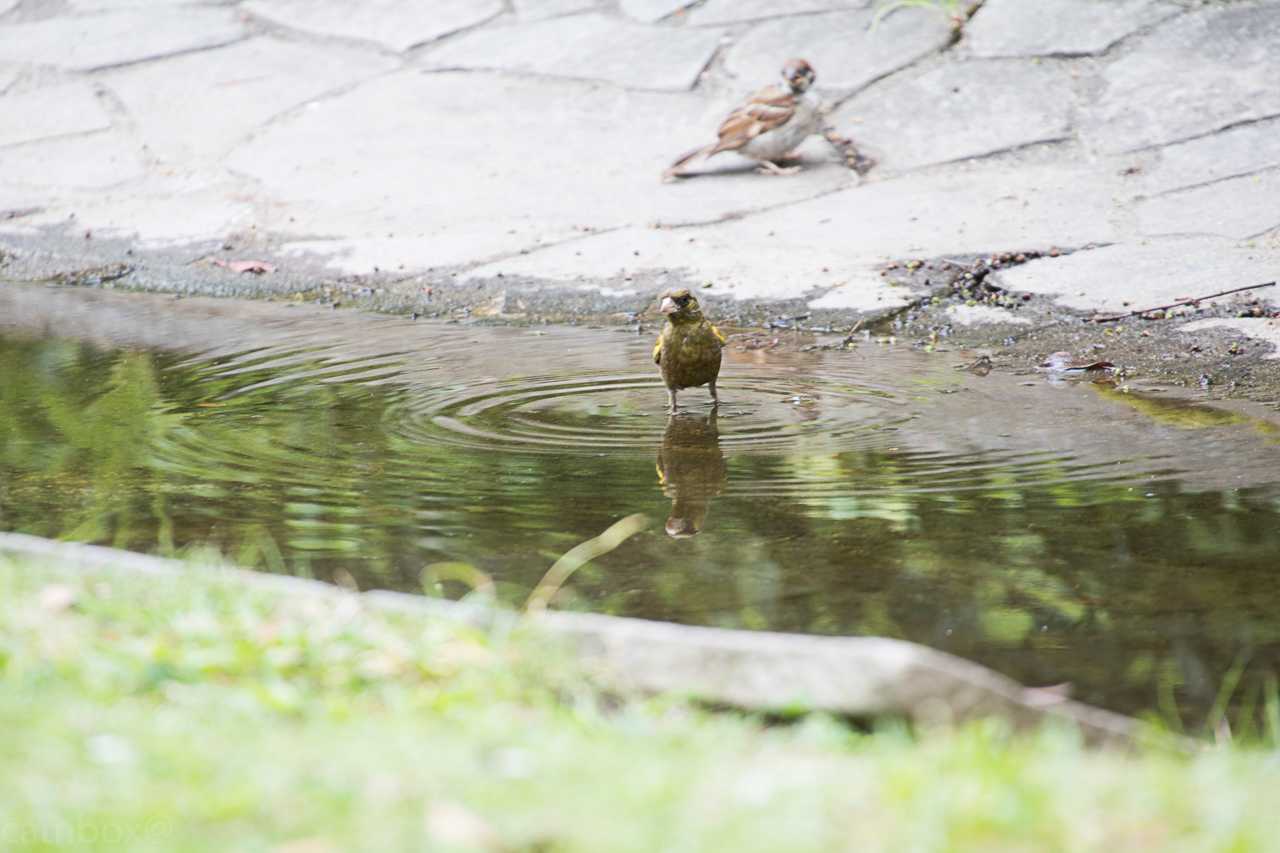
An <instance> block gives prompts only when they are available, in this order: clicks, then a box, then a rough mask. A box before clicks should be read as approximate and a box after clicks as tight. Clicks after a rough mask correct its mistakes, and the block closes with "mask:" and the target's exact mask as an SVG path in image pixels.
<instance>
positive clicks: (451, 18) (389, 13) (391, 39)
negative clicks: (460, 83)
mask: <svg viewBox="0 0 1280 853" xmlns="http://www.w3.org/2000/svg"><path fill="white" fill-rule="evenodd" d="M244 9H245V10H247V11H248V12H250V13H252V14H254V15H257V16H259V17H262V18H265V19H267V20H269V21H274V22H275V23H277V24H282V25H284V26H286V27H289V28H291V29H295V30H302V31H303V32H308V33H317V34H320V35H326V36H337V37H339V38H348V39H359V40H361V41H372V42H377V43H378V44H381V45H383V46H384V47H387V48H390V49H391V50H395V51H403V50H408V49H409V48H411V47H414V46H415V45H420V44H427V43H428V42H432V41H435V40H436V39H438V38H440V37H441V36H446V35H448V34H450V33H456V32H458V31H459V30H464V29H467V28H468V27H474V26H476V25H477V24H481V23H483V22H485V21H487V20H489V19H490V18H492V17H494V16H495V15H497V14H499V13H500V12H501V11H502V9H503V4H502V2H501V0H432V2H430V3H423V2H420V0H359V2H347V0H251V2H248V3H245V4H244Z"/></svg>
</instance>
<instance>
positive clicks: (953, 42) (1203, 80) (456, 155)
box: [0, 0, 1280, 336]
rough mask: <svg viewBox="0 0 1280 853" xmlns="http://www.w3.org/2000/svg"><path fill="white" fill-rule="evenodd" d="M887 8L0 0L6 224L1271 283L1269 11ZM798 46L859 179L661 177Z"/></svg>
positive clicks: (777, 292)
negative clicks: (1030, 257)
mask: <svg viewBox="0 0 1280 853" xmlns="http://www.w3.org/2000/svg"><path fill="white" fill-rule="evenodd" d="M876 11H877V10H876V8H874V7H873V6H872V0H702V2H683V0H360V2H357V3H352V2H347V0H242V2H234V0H222V1H221V2H219V0H213V2H204V3H201V2H185V0H0V243H4V244H8V245H9V246H10V248H11V249H12V250H14V251H16V252H17V253H18V254H21V253H22V252H24V251H26V252H31V251H37V250H39V248H40V247H41V246H42V245H45V244H46V243H47V244H48V245H49V246H53V245H54V244H55V242H56V239H57V238H61V239H62V240H63V242H62V243H59V244H57V245H58V246H59V247H60V248H59V249H58V251H59V252H61V253H62V254H64V255H65V254H66V253H67V252H68V251H71V252H72V254H74V250H68V249H67V248H66V247H67V246H68V245H70V244H69V243H68V242H67V241H66V240H67V238H68V237H71V236H74V237H77V238H80V237H82V235H84V234H85V233H88V234H89V235H91V236H92V238H93V240H92V242H93V244H94V246H93V249H92V251H95V252H97V253H98V255H97V256H98V257H99V258H100V257H101V253H102V252H103V251H106V249H104V248H103V247H104V246H114V247H116V249H118V250H120V251H123V249H121V248H120V247H127V248H128V250H129V251H131V252H132V253H134V256H135V258H138V257H142V256H145V254H146V252H147V251H149V250H165V251H179V252H181V253H185V256H186V257H188V258H198V257H201V256H202V254H206V253H208V252H216V251H219V250H220V249H221V247H222V246H223V245H229V246H234V252H235V254H236V256H239V257H245V256H248V257H255V258H256V257H262V258H267V259H272V260H275V261H277V262H278V263H279V264H280V265H281V267H282V268H283V267H289V268H291V269H294V270H314V271H316V272H321V271H325V270H328V271H329V272H328V274H330V275H333V274H335V273H338V272H341V273H373V272H380V273H382V274H383V275H384V277H386V276H387V275H390V276H391V277H393V278H398V279H399V280H408V279H410V278H412V279H413V280H414V281H416V282H418V283H425V284H429V285H431V286H433V287H437V288H439V287H445V288H447V287H449V286H451V285H453V286H458V287H462V286H467V285H471V286H474V285H476V284H477V283H481V284H484V283H488V284H490V285H492V284H493V283H504V282H505V283H511V284H510V285H509V286H512V287H514V286H517V285H516V284H515V283H516V282H519V283H520V284H519V286H522V287H524V288H526V289H529V288H532V289H537V290H544V291H553V290H558V289H563V290H566V291H576V292H590V293H594V294H599V295H601V296H603V297H606V298H607V299H612V300H614V301H615V302H616V303H617V304H623V305H627V304H629V305H639V304H642V303H643V301H644V300H646V299H647V298H648V297H649V296H650V295H651V293H652V292H653V291H654V290H656V289H657V288H658V287H659V286H661V285H662V284H665V283H675V282H687V283H690V284H694V285H702V284H703V283H704V282H711V283H712V285H713V287H714V291H713V292H714V293H716V294H722V295H723V294H731V295H732V296H734V297H736V298H739V299H758V300H766V301H781V300H788V301H790V302H792V303H794V302H795V301H796V300H803V301H804V302H807V304H808V305H809V306H811V307H813V308H830V309H848V310H849V311H851V312H873V311H877V310H883V309H888V308H892V307H894V306H900V305H903V304H905V303H907V302H909V301H910V300H912V299H915V298H918V297H919V295H920V291H919V290H917V289H913V288H912V287H910V286H906V287H904V286H901V285H895V284H893V283H892V282H891V280H890V279H889V278H888V277H886V276H883V275H881V271H882V270H883V266H884V264H885V262H887V261H894V260H898V261H900V260H904V259H910V258H932V257H939V256H953V257H962V256H972V255H977V254H984V255H986V254H992V253H997V252H1015V253H1016V252H1034V251H1045V250H1048V249H1051V248H1056V249H1059V250H1060V254H1059V256H1056V257H1043V258H1041V259H1039V260H1035V261H1033V262H1031V263H1027V264H1025V265H1021V266H1015V267H1012V268H1009V269H1006V270H1002V271H1001V272H1000V273H998V278H999V280H1000V282H1001V283H1003V284H1005V285H1007V286H1009V287H1015V288H1017V289H1020V290H1025V291H1031V292H1037V293H1044V294H1050V295H1052V296H1054V297H1055V298H1057V299H1058V300H1060V302H1061V304H1063V305H1064V306H1067V307H1070V308H1073V309H1079V310H1082V311H1091V310H1095V309H1105V310H1113V309H1117V308H1120V307H1121V306H1122V305H1124V304H1126V303H1136V304H1144V303H1146V302H1147V301H1148V300H1149V301H1150V302H1151V304H1158V303H1160V302H1164V301H1170V300H1172V299H1173V298H1176V297H1181V296H1188V295H1197V294H1204V293H1209V292H1212V291H1216V290H1221V289H1225V288H1228V287H1233V286H1240V285H1244V284H1250V283H1256V282H1262V281H1266V280H1270V279H1274V278H1276V277H1277V275H1280V82H1278V81H1280V2H1278V0H1252V1H1251V2H1238V0H1230V2H1224V0H1208V2H1196V0H985V2H984V3H982V4H980V5H979V6H978V7H977V8H976V11H975V12H974V13H973V14H972V16H971V17H970V18H969V19H968V20H953V19H952V18H949V17H948V16H947V15H946V14H944V13H943V12H942V11H940V10H939V9H933V8H919V7H906V8H901V9H898V10H897V11H893V12H892V13H891V14H888V15H887V16H880V18H879V19H878V18H877V15H876ZM792 55H801V56H804V57H806V58H808V59H809V60H810V61H811V62H812V63H813V65H814V66H815V68H816V69H817V72H818V83H817V85H818V89H819V91H820V93H821V95H822V96H823V97H824V98H825V100H826V101H827V102H828V103H829V104H830V107H831V110H832V111H831V116H830V121H831V124H832V125H833V126H834V127H835V128H836V129H837V130H838V131H840V132H841V133H843V134H845V135H847V136H850V137H852V138H853V139H854V140H855V141H856V142H857V143H858V144H859V146H860V147H861V148H862V149H863V150H864V151H865V152H866V153H869V154H870V155H871V156H873V157H874V158H876V159H877V160H878V163H879V164H878V166H877V167H876V168H875V169H874V170H873V171H872V172H871V173H870V174H869V175H867V176H866V177H865V178H859V176H858V175H856V174H855V173H853V172H851V171H849V170H848V169H846V168H844V166H843V165H842V162H841V160H840V158H839V157H838V156H837V154H836V153H835V152H834V151H832V150H831V148H830V146H828V145H827V144H826V142H825V141H824V140H823V139H821V138H814V139H812V140H810V141H809V142H808V143H806V145H805V146H804V147H803V149H802V153H803V158H804V161H805V163H806V168H805V170H804V171H803V172H802V173H801V174H799V175H797V176H794V177H766V176H763V175H759V174H756V173H754V172H753V171H752V170H751V168H750V166H749V164H747V163H746V162H745V161H743V160H740V159H738V158H737V157H736V155H722V156H721V157H719V158H716V159H715V160H713V161H711V163H710V164H708V166H707V168H706V172H707V173H708V174H706V175H704V176H701V177H697V178H693V179H688V180H683V181H680V182H678V183H666V184H664V183H662V182H660V181H659V173H660V171H661V170H662V168H663V167H664V166H666V165H667V163H668V162H669V161H670V160H671V159H672V158H673V157H674V156H675V155H676V154H678V153H680V152H681V151H683V150H686V149H687V148H690V147H692V146H694V145H696V144H699V143H702V142H704V141H706V140H708V139H710V138H711V134H712V133H713V131H714V128H715V126H716V124H717V122H718V120H719V118H720V117H721V116H722V115H723V114H724V113H725V111H726V110H727V109H728V108H730V107H731V106H732V105H733V104H734V102H735V101H736V100H737V99H738V98H740V97H741V96H742V95H743V94H744V93H746V92H749V91H752V90H754V89H755V88H757V87H758V86H760V85H763V84H766V83H770V82H773V81H774V79H775V78H776V75H777V70H778V68H779V67H780V65H781V63H782V61H783V60H784V59H786V58H787V57H790V56H792ZM113 240H114V241H116V242H114V243H113V242H111V241H113ZM82 242H84V243H85V244H86V246H85V248H84V251H85V252H86V253H87V252H90V249H89V247H88V245H87V244H88V243H89V242H90V241H82ZM1073 250H1075V251H1073ZM246 253H248V254H247V255H246ZM0 275H3V269H0ZM228 275H231V274H228ZM415 277H416V278H415ZM264 278H266V277H264ZM264 286H266V285H264ZM503 286H508V285H505V284H504V285H503ZM1276 290H1280V288H1277V289H1276ZM1275 292H1276V291H1275V290H1273V291H1270V294H1271V295H1269V297H1268V298H1270V299H1271V300H1272V301H1273V302H1274V301H1275V300H1276V298H1277V297H1276V296H1275V295H1274V294H1275ZM1267 293H1268V292H1266V291H1263V292H1261V294H1263V295H1265V294H1267ZM992 310H993V311H995V313H996V315H999V314H1000V313H1001V312H1000V311H998V310H996V309H992ZM989 313H990V312H985V313H984V312H975V313H973V318H971V319H974V320H975V321H977V322H983V321H984V318H985V319H994V320H997V321H998V320H1000V319H1001V318H1000V317H999V316H995V317H988V316H987V314H989ZM1004 319H1006V320H1008V319H1009V318H1007V317H1006V318H1004ZM1260 323H1261V325H1262V327H1265V328H1262V327H1259V329H1260V333H1261V334H1271V335H1273V336H1274V335H1275V330H1274V328H1271V326H1274V322H1272V323H1271V326H1267V325H1266V324H1267V323H1268V321H1265V320H1264V321H1260ZM1255 325H1257V324H1243V325H1239V326H1238V327H1239V328H1241V329H1248V328H1252V327H1253V326H1255Z"/></svg>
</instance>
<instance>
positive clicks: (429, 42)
mask: <svg viewBox="0 0 1280 853" xmlns="http://www.w3.org/2000/svg"><path fill="white" fill-rule="evenodd" d="M514 11H515V10H514V8H513V7H511V5H510V4H508V3H504V4H503V8H501V9H499V10H498V11H496V12H494V13H493V14H492V15H490V16H489V17H487V18H485V19H484V20H482V21H476V22H475V23H474V24H467V25H466V26H464V27H458V28H457V29H456V30H449V32H447V33H441V34H440V35H438V36H434V37H432V38H429V39H426V40H425V41H419V42H414V43H413V44H411V45H409V46H408V47H406V48H405V49H404V50H403V51H401V54H402V55H404V56H406V57H408V58H412V57H409V54H410V53H417V52H423V51H426V50H428V49H430V48H432V47H435V46H436V45H437V44H439V43H440V42H442V41H445V40H447V39H451V38H456V37H458V36H461V35H465V34H467V33H470V32H473V31H475V30H478V29H480V28H482V27H486V26H488V25H489V24H491V23H493V22H494V21H496V20H497V19H498V18H501V17H503V16H504V15H507V14H508V13H509V12H514ZM557 17H563V16H557Z"/></svg>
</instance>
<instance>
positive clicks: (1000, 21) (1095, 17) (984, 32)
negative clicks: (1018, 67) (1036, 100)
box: [964, 0, 1182, 57]
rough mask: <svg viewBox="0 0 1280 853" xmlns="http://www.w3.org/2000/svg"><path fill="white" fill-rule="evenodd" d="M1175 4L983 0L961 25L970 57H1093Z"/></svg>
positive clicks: (1155, 20) (1154, 1)
mask: <svg viewBox="0 0 1280 853" xmlns="http://www.w3.org/2000/svg"><path fill="white" fill-rule="evenodd" d="M1180 11H1182V8H1181V7H1180V6H1177V5H1176V4H1173V3H1167V2H1159V0H1035V2H1029V0H986V2H984V3H983V4H982V6H981V7H980V8H979V9H978V11H977V13H976V14H975V15H974V16H973V17H972V18H971V19H970V20H969V22H968V23H967V24H965V27H964V46H965V48H966V49H967V50H968V51H969V52H970V53H971V54H973V55H974V56H982V57H1011V56H1023V57H1031V56H1095V55H1097V54H1100V53H1103V52H1105V51H1106V50H1107V49H1108V48H1110V47H1112V46H1113V45H1115V44H1116V43H1117V42H1118V41H1120V40H1121V39H1123V38H1124V37H1125V36H1128V35H1130V34H1131V33H1134V32H1137V31H1138V30H1140V29H1142V28H1143V27H1149V26H1151V25H1152V24H1155V23H1158V22H1159V21H1163V20H1165V19H1167V18H1170V17H1172V16H1174V15H1176V14H1178V13H1179V12H1180Z"/></svg>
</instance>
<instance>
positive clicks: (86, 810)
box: [0, 557, 1280, 853]
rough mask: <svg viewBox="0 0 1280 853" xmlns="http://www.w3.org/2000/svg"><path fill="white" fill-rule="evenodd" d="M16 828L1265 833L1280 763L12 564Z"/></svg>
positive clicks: (321, 840) (14, 841) (379, 847)
mask: <svg viewBox="0 0 1280 853" xmlns="http://www.w3.org/2000/svg"><path fill="white" fill-rule="evenodd" d="M0 732H3V734H0V849H3V850H5V851H28V850H127V851H130V853H135V852H140V851H176V850H181V851H206V850H207V851H220V852H221V851H237V853H241V851H276V853H326V852H327V851H335V853H336V851H348V850H369V851H380V852H381V851H400V850H405V851H417V850H453V849H487V850H583V851H612V850H635V851H652V850H667V851H685V850H689V851H693V850H714V851H722V850H723V851H750V850H762V851H763V850H769V851H776V850H788V851H791V850H824V851H825V850H858V851H875V850H886V851H901V850H983V851H987V850H1037V851H1039V850H1095V849H1100V848H1105V847H1109V848H1112V849H1116V850H1125V851H1129V850H1196V851H1202V850H1240V851H1246V850H1265V849H1278V848H1280V840H1277V838H1276V833H1275V832H1274V826H1275V816H1276V815H1277V814H1280V758H1278V757H1277V755H1276V754H1275V753H1269V752H1265V751H1262V750H1259V749H1248V748H1243V747H1238V746H1237V747H1231V748H1229V749H1221V750H1218V749H1212V750H1207V751H1205V752H1204V753H1202V754H1198V755H1196V756H1194V757H1187V756H1180V755H1174V754H1169V753H1164V752H1156V751H1147V752H1143V753H1141V754H1136V755H1129V754H1119V753H1111V752H1096V751H1090V750H1086V749H1083V748H1082V747H1081V746H1080V744H1079V741H1078V739H1077V738H1076V736H1075V735H1074V733H1073V732H1071V731H1068V730H1063V729H1053V730H1045V731H1042V732H1040V733H1038V734H1034V735H1023V736H1014V735H1010V734H1008V733H1007V732H1006V731H1005V730H1004V729H1003V728H1002V727H1001V726H1000V725H999V724H997V723H994V722H990V723H984V724H978V725H970V726H966V727H964V728H961V729H958V730H951V731H943V730H938V731H931V732H927V733H923V734H920V735H911V734H908V733H907V732H905V731H904V730H902V729H901V728H900V727H889V728H886V729H884V730H881V731H877V732H875V733H873V734H859V733H857V732H854V731H852V730H850V729H849V728H847V727H845V726H844V725H842V724H840V723H838V722H836V721H832V720H830V719H825V718H821V717H812V718H809V719H807V720H804V721H802V722H799V723H797V724H794V725H789V726H773V727H770V726H768V725H766V724H764V723H763V722H761V721H759V720H756V719H752V718H748V717H744V716H740V715H734V714H724V713H720V714H717V713H712V712H709V711H705V710H701V709H698V708H696V707H691V706H689V705H687V704H685V703H683V702H681V701H680V700H678V699H675V698H660V699H648V700H640V699H631V700H626V699H618V698H617V697H612V698H607V697H603V696H601V695H600V694H599V693H597V692H596V691H595V690H593V689H592V687H591V686H590V679H589V678H588V677H587V676H586V675H585V674H584V673H582V672H579V671H577V669H576V668H575V666H574V665H573V663H572V662H571V661H569V660H568V659H567V658H566V657H565V656H564V655H562V654H559V653H558V652H557V650H556V648H555V646H554V644H552V643H550V642H549V641H548V640H547V639H546V638H545V637H543V636H540V635H538V634H537V633H536V632H534V631H530V630H529V629H524V628H521V629H517V630H514V631H506V632H500V633H482V632H477V631H474V630H470V629H466V628H463V627H460V626H457V625H450V624H443V623H440V622H436V621H432V620H428V619H426V618H425V617H419V616H404V615H389V614H386V613H382V612H378V611H375V610H372V609H371V608H369V607H368V606H362V605H360V604H358V603H357V600H356V599H355V598H354V597H352V596H336V595H315V596H311V595H297V594H284V593H280V592H274V591H266V590H262V589H258V588H246V587H245V585H244V584H243V583H242V582H240V581H238V580H237V579H236V577H235V576H234V575H225V576H219V575H217V574H216V573H209V572H193V573H192V575H191V576H190V577H189V578H182V579H174V578H139V577H137V576H131V575H123V574H122V575H113V574H108V573H92V574H84V573H78V574H77V573H71V572H69V571H67V570H64V569H59V568H58V567H53V566H48V565H36V564H32V563H31V562H28V561H15V560H9V559H5V558H2V557H0Z"/></svg>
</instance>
